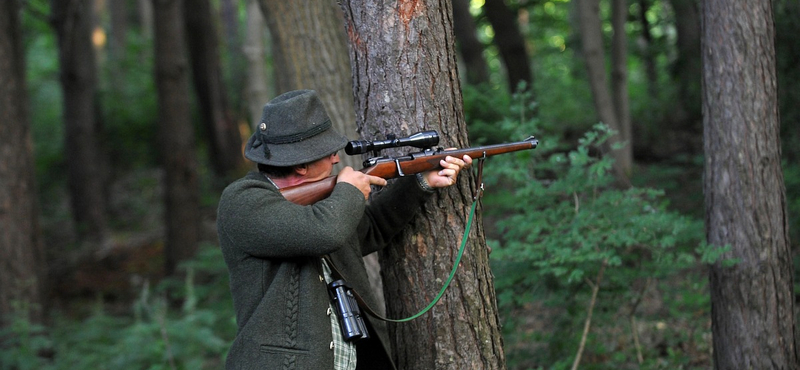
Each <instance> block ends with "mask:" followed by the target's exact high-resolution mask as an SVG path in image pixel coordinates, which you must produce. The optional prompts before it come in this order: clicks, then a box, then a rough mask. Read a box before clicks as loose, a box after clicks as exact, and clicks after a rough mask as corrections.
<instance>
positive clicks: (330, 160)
mask: <svg viewBox="0 0 800 370" xmlns="http://www.w3.org/2000/svg"><path fill="white" fill-rule="evenodd" d="M337 163H339V153H338V152H336V153H333V154H331V155H329V156H327V157H325V158H322V159H320V160H317V161H314V162H311V163H309V164H308V172H306V175H305V179H306V182H312V181H318V180H322V179H324V178H326V177H328V176H330V175H331V172H333V165H335V164H337Z"/></svg>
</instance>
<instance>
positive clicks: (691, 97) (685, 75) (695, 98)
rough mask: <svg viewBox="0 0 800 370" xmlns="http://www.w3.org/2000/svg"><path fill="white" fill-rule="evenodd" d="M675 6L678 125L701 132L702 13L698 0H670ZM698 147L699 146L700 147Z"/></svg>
mask: <svg viewBox="0 0 800 370" xmlns="http://www.w3.org/2000/svg"><path fill="white" fill-rule="evenodd" d="M671 3H672V7H673V8H674V9H675V14H676V15H677V16H676V17H675V30H676V31H677V32H676V33H677V43H676V46H677V48H678V57H677V60H676V61H675V64H674V65H673V67H672V78H673V79H674V80H676V81H677V83H678V100H677V101H676V102H675V103H676V104H675V110H674V113H675V115H676V116H677V119H676V122H675V123H676V126H677V127H678V128H681V129H683V130H685V131H688V132H690V133H698V134H699V133H700V126H701V122H702V115H701V108H700V101H701V100H702V99H701V92H700V80H701V78H702V71H701V68H702V66H701V63H700V15H699V4H698V3H699V2H698V0H671ZM698 149H699V148H698Z"/></svg>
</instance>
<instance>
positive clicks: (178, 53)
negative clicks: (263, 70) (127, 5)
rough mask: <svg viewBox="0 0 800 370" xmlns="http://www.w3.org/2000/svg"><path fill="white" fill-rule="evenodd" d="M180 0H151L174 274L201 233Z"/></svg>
mask: <svg viewBox="0 0 800 370" xmlns="http://www.w3.org/2000/svg"><path fill="white" fill-rule="evenodd" d="M181 4H182V1H181V0H153V14H154V24H155V33H154V40H155V78H156V89H157V91H158V127H159V130H158V135H159V145H158V147H159V148H160V152H161V160H162V164H163V169H164V203H165V206H166V207H165V214H164V216H165V224H166V228H167V235H166V241H165V246H164V251H165V270H166V273H167V274H173V273H174V272H175V268H176V267H177V265H178V263H179V262H180V261H183V260H186V259H188V258H190V257H192V256H193V255H194V253H195V251H196V250H197V244H198V233H199V231H200V206H199V204H200V189H199V185H198V175H197V158H196V157H195V156H196V153H195V146H194V140H195V137H194V130H193V128H192V122H191V112H190V106H189V74H188V73H189V64H188V61H187V58H186V51H185V48H186V44H185V40H184V23H183V18H182V17H183V15H182V14H181V12H182V6H181Z"/></svg>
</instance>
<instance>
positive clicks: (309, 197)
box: [281, 136, 539, 206]
mask: <svg viewBox="0 0 800 370" xmlns="http://www.w3.org/2000/svg"><path fill="white" fill-rule="evenodd" d="M537 145H539V140H537V139H536V138H534V137H533V136H531V137H529V138H527V139H525V140H523V141H518V142H514V143H506V144H495V145H486V146H478V147H472V148H464V149H454V150H442V149H438V150H431V149H428V150H425V151H422V152H418V153H411V154H408V155H406V156H401V157H378V158H370V159H368V160H366V161H365V162H364V168H362V169H361V170H360V171H361V172H363V173H366V174H368V175H372V176H378V177H382V178H384V179H392V178H396V177H402V176H409V175H414V174H417V173H420V172H425V171H430V170H436V169H441V168H442V166H440V165H439V161H440V160H442V159H444V158H445V157H446V156H453V157H458V158H461V157H463V156H464V155H468V156H470V157H472V158H473V159H476V160H477V159H481V158H485V157H491V156H493V155H498V154H505V153H511V152H516V151H520V150H527V149H534V148H536V146H537ZM334 186H336V176H329V177H327V178H324V179H322V180H320V181H315V182H309V183H304V184H300V185H295V186H290V187H287V188H283V189H281V194H282V195H283V196H284V197H285V198H286V199H287V200H289V201H290V202H292V203H296V204H299V205H304V206H305V205H309V204H314V203H316V202H318V201H320V200H323V199H325V198H327V197H328V196H329V195H330V194H331V193H332V192H333V188H334Z"/></svg>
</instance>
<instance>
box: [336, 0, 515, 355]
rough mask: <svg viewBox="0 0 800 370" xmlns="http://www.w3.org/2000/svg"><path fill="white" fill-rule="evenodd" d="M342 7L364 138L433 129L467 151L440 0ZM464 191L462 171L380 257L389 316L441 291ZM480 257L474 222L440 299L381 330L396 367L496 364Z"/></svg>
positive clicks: (469, 183)
mask: <svg viewBox="0 0 800 370" xmlns="http://www.w3.org/2000/svg"><path fill="white" fill-rule="evenodd" d="M342 7H343V9H344V13H345V19H346V21H345V24H346V29H347V34H348V36H349V45H350V53H351V65H352V66H353V75H354V90H355V93H356V98H357V99H356V115H357V122H358V123H359V130H360V131H361V132H362V133H363V134H364V137H365V138H367V139H374V138H383V135H384V134H385V133H396V134H397V135H407V134H411V133H414V132H416V131H420V130H427V129H435V130H437V131H438V132H439V134H440V136H441V144H442V145H443V146H445V147H450V146H452V147H465V146H468V144H469V143H468V139H467V127H466V123H465V122H464V115H463V110H462V108H463V102H462V100H461V94H460V83H459V79H458V71H457V67H456V57H455V50H454V49H455V40H454V35H453V20H452V18H450V17H451V16H452V14H453V13H452V9H450V3H449V2H448V1H442V2H437V1H435V0H430V1H421V2H414V3H407V2H400V3H395V2H374V1H368V0H367V1H361V0H350V1H344V2H342ZM389 152H391V151H387V154H389ZM396 152H397V151H395V154H396ZM474 189H476V184H475V182H474V179H471V178H470V177H469V176H467V173H466V172H465V173H464V176H462V177H461V178H460V180H459V183H458V184H457V185H456V186H454V187H451V188H448V189H446V190H442V191H439V192H438V193H437V194H435V195H434V196H433V198H432V199H431V200H430V201H429V202H428V203H427V205H426V206H424V207H423V209H422V210H421V214H420V215H419V217H417V218H416V219H415V221H413V223H412V225H410V227H408V228H407V229H406V231H405V232H404V233H403V235H402V236H401V237H400V238H399V239H398V240H397V241H396V242H395V243H393V244H392V245H390V246H389V247H387V248H386V249H385V250H384V251H383V252H381V266H382V268H383V277H384V284H385V292H386V297H387V302H389V304H388V305H387V314H388V315H389V316H390V317H395V318H400V317H408V316H411V315H412V314H415V313H417V312H418V311H419V310H420V309H421V308H423V307H425V306H426V305H427V304H428V303H429V302H430V301H431V299H432V298H433V297H434V296H435V295H436V294H437V292H438V291H439V289H441V287H442V284H443V280H445V279H446V277H447V275H448V274H449V272H450V269H451V268H452V266H453V263H454V260H455V257H456V252H457V249H456V247H457V246H458V245H459V243H460V242H461V238H462V235H463V231H464V229H465V226H466V220H467V216H468V213H469V207H470V204H471V197H472V191H473V190H474ZM488 257H489V255H488V249H487V247H486V242H485V236H484V233H483V228H482V225H481V220H480V216H477V217H476V220H475V226H474V228H473V229H472V230H471V231H470V233H469V239H468V240H467V250H466V253H465V255H464V257H463V260H462V263H461V265H460V266H459V269H458V272H457V274H456V278H455V279H454V281H453V284H452V285H451V287H450V289H448V290H447V292H446V293H445V294H444V296H443V297H442V300H441V301H440V302H439V303H438V304H437V305H435V306H434V307H433V309H432V310H431V311H430V312H428V313H427V314H425V315H423V316H421V317H419V318H417V319H415V320H412V321H411V322H408V323H403V324H397V325H390V327H389V328H390V332H391V333H392V337H393V338H392V340H393V347H394V355H395V361H396V363H397V365H398V367H399V368H401V369H497V368H504V367H505V358H504V354H503V349H502V338H501V334H500V322H499V318H498V315H497V305H496V299H495V293H494V287H493V276H492V273H491V271H490V270H489V258H488Z"/></svg>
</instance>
